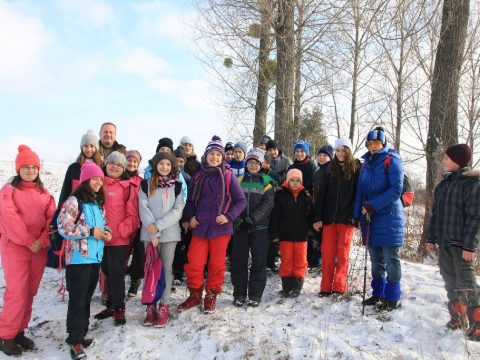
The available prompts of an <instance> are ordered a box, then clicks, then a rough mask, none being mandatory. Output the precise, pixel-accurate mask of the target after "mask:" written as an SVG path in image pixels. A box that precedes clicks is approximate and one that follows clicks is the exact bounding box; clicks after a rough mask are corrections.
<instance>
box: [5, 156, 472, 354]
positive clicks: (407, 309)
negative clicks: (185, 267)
mask: <svg viewBox="0 0 480 360" xmlns="http://www.w3.org/2000/svg"><path fill="white" fill-rule="evenodd" d="M65 169H66V165H55V164H45V170H44V171H43V173H42V175H41V176H42V179H43V181H44V183H45V184H46V186H47V188H48V189H49V190H51V192H52V193H54V194H56V195H57V196H58V192H59V191H60V188H61V184H62V181H63V173H64V171H65ZM11 175H12V165H11V162H8V161H3V160H0V181H1V183H2V184H3V183H4V182H5V181H6V180H7V179H8V178H9V177H10V176H11ZM362 256H363V250H362V249H361V248H356V247H355V248H353V249H352V254H351V259H352V268H353V270H352V271H350V276H349V278H350V288H351V289H355V290H358V292H359V294H355V295H352V296H348V297H346V298H345V299H343V300H340V301H336V302H335V301H332V300H331V299H328V298H319V297H318V296H317V293H318V290H319V283H320V276H319V275H318V274H315V273H309V274H308V277H307V279H306V283H305V287H304V290H303V293H302V294H301V295H300V296H299V297H298V298H297V299H286V300H285V301H281V300H280V296H279V294H278V292H279V290H280V287H281V285H280V279H279V277H278V275H277V274H273V273H269V276H268V282H267V288H266V289H265V294H264V297H263V301H262V303H261V304H260V306H259V307H258V308H247V307H245V308H242V309H238V308H235V307H234V306H233V305H232V304H231V301H232V285H231V282H230V277H229V274H228V273H227V275H226V281H225V286H224V292H223V294H221V295H220V297H219V299H218V302H217V309H218V310H217V312H216V313H215V314H212V315H205V314H203V313H202V312H201V311H200V310H199V309H197V308H195V309H192V310H190V311H187V312H185V313H182V314H178V313H176V311H175V310H173V311H172V319H171V322H170V323H169V324H168V325H167V327H165V328H163V329H155V328H145V327H143V326H142V322H143V319H144V316H145V307H144V306H142V305H141V303H140V297H137V298H132V299H130V300H128V302H127V311H126V316H127V324H126V326H124V327H114V326H113V320H112V319H107V320H103V321H97V320H93V319H92V320H91V323H90V332H89V336H91V337H93V338H94V339H95V342H94V344H93V345H92V346H91V347H90V348H88V349H87V350H86V352H87V354H88V357H89V358H90V359H480V344H479V343H473V342H467V341H465V340H464V338H463V335H462V333H461V332H459V331H456V332H452V331H449V330H447V329H446V328H445V326H444V325H445V323H446V322H447V321H448V319H449V315H448V312H447V310H446V295H445V290H444V289H443V282H442V279H441V277H440V274H439V271H438V268H437V267H436V266H430V265H421V264H413V263H408V262H402V267H403V278H402V286H403V299H402V307H401V308H400V309H398V310H396V311H394V312H392V313H391V314H389V315H386V316H383V315H380V316H379V315H378V314H375V313H374V312H373V311H372V310H371V309H368V308H367V310H366V315H365V316H362V315H361V310H362V306H361V294H360V289H361V288H362V285H363V277H362V271H363V270H362V269H363V264H362V260H361V259H362ZM0 273H1V274H0V293H3V291H4V288H5V282H4V279H3V272H2V270H1V268H0ZM60 281H61V275H60V274H58V273H57V272H56V270H54V269H49V268H47V269H46V271H45V275H44V277H43V280H42V283H41V286H40V289H39V293H38V296H37V297H36V299H35V302H34V309H33V317H32V321H31V322H30V328H29V330H28V333H29V334H30V335H31V336H32V337H33V338H34V339H35V341H36V344H37V348H38V350H36V351H34V352H30V353H24V356H23V358H25V359H49V360H50V359H67V358H69V357H70V355H69V352H68V348H67V346H66V345H65V343H64V339H65V337H66V332H65V317H66V312H67V301H65V302H61V296H60V295H59V294H58V293H57V289H58V287H59V284H60ZM127 282H128V280H127ZM127 285H128V284H127ZM186 296H187V290H186V288H185V286H179V287H177V289H176V291H175V292H174V293H173V294H172V300H173V304H175V305H176V304H179V303H180V302H181V301H183V300H184V299H185V297H186ZM2 304H3V301H2V300H0V306H1V305H2ZM101 309H102V306H101V305H100V298H99V295H98V294H96V295H95V296H94V298H93V300H92V309H91V311H92V314H95V313H96V312H98V311H100V310H101ZM2 356H3V357H2ZM0 358H2V359H3V358H8V357H7V356H4V355H3V353H1V355H0Z"/></svg>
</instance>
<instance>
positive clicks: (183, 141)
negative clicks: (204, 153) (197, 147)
mask: <svg viewBox="0 0 480 360" xmlns="http://www.w3.org/2000/svg"><path fill="white" fill-rule="evenodd" d="M185 144H190V145H193V140H192V138H191V137H189V136H184V137H182V138H181V139H180V145H185Z"/></svg>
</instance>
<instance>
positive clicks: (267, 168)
mask: <svg viewBox="0 0 480 360" xmlns="http://www.w3.org/2000/svg"><path fill="white" fill-rule="evenodd" d="M262 168H264V169H265V170H270V168H271V166H270V163H269V162H268V161H267V160H265V161H264V162H263V164H262Z"/></svg>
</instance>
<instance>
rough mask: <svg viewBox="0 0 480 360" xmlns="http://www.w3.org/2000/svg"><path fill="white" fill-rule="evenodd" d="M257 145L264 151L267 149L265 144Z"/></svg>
mask: <svg viewBox="0 0 480 360" xmlns="http://www.w3.org/2000/svg"><path fill="white" fill-rule="evenodd" d="M258 147H259V148H260V149H262V150H263V151H265V150H266V149H267V144H260V145H258Z"/></svg>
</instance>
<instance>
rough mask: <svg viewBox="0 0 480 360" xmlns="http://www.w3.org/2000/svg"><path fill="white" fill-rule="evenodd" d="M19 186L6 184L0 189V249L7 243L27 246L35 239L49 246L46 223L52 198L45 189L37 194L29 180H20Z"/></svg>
mask: <svg viewBox="0 0 480 360" xmlns="http://www.w3.org/2000/svg"><path fill="white" fill-rule="evenodd" d="M21 187H22V188H21V189H17V188H14V187H13V186H12V185H11V184H10V183H8V184H5V185H4V186H3V188H2V189H1V190H0V236H1V237H0V252H1V251H3V250H4V249H5V247H6V245H7V243H8V242H12V243H14V244H16V245H20V246H26V247H30V246H31V245H32V243H33V242H34V241H35V240H36V239H39V240H40V241H41V242H42V245H43V247H44V248H47V247H49V246H50V238H49V235H48V231H49V228H48V226H49V224H50V222H51V221H52V218H53V214H54V212H55V200H54V198H53V196H51V195H50V194H49V192H48V191H47V190H46V189H45V191H44V192H43V193H41V192H40V191H39V190H38V188H37V185H36V184H35V183H33V182H24V181H22V183H21Z"/></svg>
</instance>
